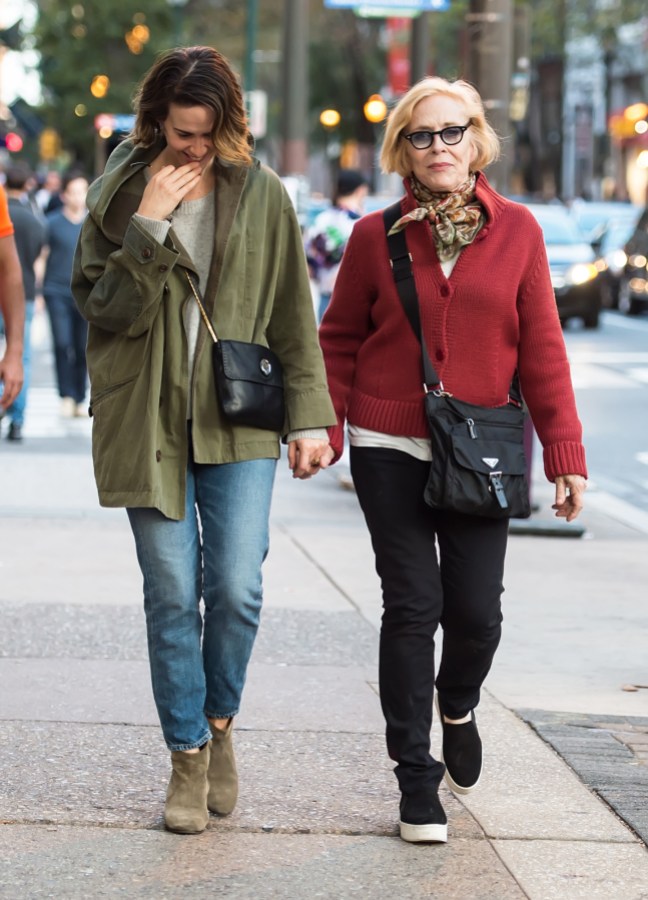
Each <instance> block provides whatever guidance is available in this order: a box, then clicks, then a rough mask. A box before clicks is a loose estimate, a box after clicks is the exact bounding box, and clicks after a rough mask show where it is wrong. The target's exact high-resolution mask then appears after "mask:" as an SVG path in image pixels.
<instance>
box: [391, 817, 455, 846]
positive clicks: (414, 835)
mask: <svg viewBox="0 0 648 900" xmlns="http://www.w3.org/2000/svg"><path fill="white" fill-rule="evenodd" d="M399 825H400V836H401V838H402V839H403V840H404V841H407V842H408V843H410V844H423V843H428V844H446V843H447V841H448V826H447V825H431V824H430V825H410V824H409V822H400V823H399Z"/></svg>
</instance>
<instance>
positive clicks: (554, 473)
mask: <svg viewBox="0 0 648 900" xmlns="http://www.w3.org/2000/svg"><path fill="white" fill-rule="evenodd" d="M498 153H499V141H498V138H497V136H496V135H495V133H494V132H493V130H492V128H491V127H490V126H489V125H488V123H487V122H486V119H485V115H484V108H483V104H482V101H481V99H480V97H479V94H478V93H477V91H476V90H475V89H474V87H472V86H471V85H470V84H468V83H466V82H464V81H455V82H449V81H446V80H445V79H442V78H426V79H424V80H423V81H421V82H419V83H418V84H416V85H415V86H414V87H412V88H411V90H410V91H409V92H408V93H407V94H405V95H404V96H403V97H402V99H401V100H400V101H399V103H398V104H397V105H396V107H395V108H394V109H393V110H392V112H391V114H390V116H389V119H388V122H387V127H386V131H385V136H384V142H383V147H382V155H381V161H382V166H383V170H384V171H385V172H397V173H398V174H399V175H401V176H402V177H403V179H404V181H403V185H404V188H405V196H404V197H403V199H402V201H401V210H400V212H401V215H400V216H399V218H398V220H397V221H396V222H395V224H394V226H393V229H394V230H404V231H405V236H406V241H407V247H408V250H409V253H410V256H411V259H412V268H413V273H414V280H415V284H416V290H417V294H418V301H419V306H420V316H421V326H422V332H423V335H424V337H425V341H426V344H427V348H428V351H429V353H430V356H431V358H432V362H433V364H434V366H435V368H436V370H437V373H438V375H439V376H440V378H441V379H442V381H443V384H444V387H445V389H446V390H447V391H450V392H451V393H452V394H454V395H455V396H456V397H458V398H459V399H461V400H465V401H468V402H471V403H475V404H479V405H481V406H493V407H494V406H499V405H501V404H505V403H506V402H507V399H508V391H509V386H510V385H511V381H512V378H513V375H514V373H515V371H516V369H517V371H518V373H519V379H520V384H521V389H522V392H523V394H524V398H525V401H526V403H527V405H528V408H529V410H530V413H531V416H532V418H533V422H534V425H535V428H536V431H537V433H538V436H539V438H540V441H541V442H542V444H543V447H544V465H545V472H546V475H547V478H548V479H549V480H550V481H551V482H554V483H555V504H554V509H555V511H556V515H557V516H561V517H564V518H566V519H567V520H568V521H571V520H572V519H574V518H575V517H576V516H577V515H578V514H579V512H580V510H581V507H582V496H583V491H584V489H585V478H586V475H587V470H586V465H585V451H584V448H583V445H582V443H581V425H580V422H579V419H578V415H577V412H576V406H575V402H574V392H573V389H572V384H571V380H570V371H569V365H568V362H567V356H566V352H565V346H564V342H563V336H562V332H561V328H560V322H559V320H558V314H557V311H556V303H555V299H554V292H553V288H552V285H551V279H550V275H549V267H548V264H547V259H546V255H545V249H544V243H543V238H542V233H541V231H540V228H539V226H538V225H537V224H536V222H535V220H534V218H533V217H532V215H531V214H530V213H529V212H528V211H527V210H526V209H525V208H524V207H523V206H520V205H519V204H516V203H512V202H510V201H508V200H506V199H505V198H504V197H502V196H500V195H499V194H498V193H497V192H496V191H494V190H493V188H492V187H491V186H490V184H489V183H488V180H487V178H486V176H485V175H484V173H483V170H484V168H486V166H488V164H489V163H490V162H492V161H493V160H494V159H495V158H496V157H497V155H498ZM320 341H321V344H322V349H323V351H324V358H325V362H326V367H327V373H328V382H329V389H330V392H331V396H332V399H333V403H334V406H335V410H336V414H337V425H336V426H335V427H334V428H332V429H330V431H329V434H330V439H331V449H330V450H328V451H327V456H326V459H327V460H328V458H329V456H330V457H331V458H332V459H333V460H334V459H335V457H336V456H337V455H339V454H340V453H341V451H342V446H343V428H344V425H345V422H346V423H347V425H348V432H349V442H350V444H351V453H350V456H351V472H352V475H353V481H354V484H355V486H356V490H357V495H358V499H359V501H360V505H361V507H362V509H363V512H364V514H365V518H366V521H367V525H368V528H369V531H370V533H371V539H372V544H373V548H374V552H375V557H376V568H377V571H378V573H379V575H380V578H381V582H382V593H383V607H384V612H383V619H382V628H381V635H380V696H381V703H382V708H383V713H384V716H385V720H386V737H387V750H388V753H389V756H390V757H391V759H392V760H394V762H395V763H396V768H395V773H396V776H397V779H398V784H399V787H400V791H401V803H400V834H401V837H402V838H403V839H404V840H406V841H414V842H419V841H433V842H443V841H446V840H447V820H446V815H445V812H444V810H443V807H442V804H441V802H440V800H439V796H438V787H439V784H440V782H441V779H442V778H443V777H444V774H445V778H446V781H447V782H448V784H449V786H450V787H451V789H452V790H454V791H455V792H457V793H467V792H468V791H471V790H473V788H475V787H476V785H477V783H478V782H479V778H480V775H481V771H482V744H481V739H480V736H479V732H478V729H477V722H476V718H475V708H476V707H477V705H478V703H479V697H480V689H481V686H482V684H483V682H484V679H485V678H486V675H487V674H488V671H489V669H490V667H491V664H492V662H493V657H494V654H495V651H496V649H497V646H498V644H499V641H500V636H501V622H502V611H501V602H500V597H501V594H502V591H503V585H502V578H503V570H504V556H505V553H506V543H507V534H508V523H507V521H506V520H505V519H486V518H482V517H477V516H469V515H462V514H459V513H454V512H447V511H440V510H435V509H431V508H430V507H428V506H427V505H426V504H425V502H424V500H423V491H424V488H425V485H426V481H427V479H428V475H429V468H430V460H431V452H430V441H429V434H428V431H427V426H426V420H425V416H424V405H423V399H422V396H423V395H422V377H423V376H422V362H421V346H420V343H419V340H418V338H417V336H415V334H414V331H413V330H412V328H411V327H410V324H409V322H408V319H407V318H406V315H405V312H404V310H403V307H402V305H401V302H400V299H399V295H398V292H397V289H396V285H395V282H394V277H393V273H392V269H391V267H390V260H389V255H388V249H387V241H386V230H385V226H384V222H383V218H382V214H381V213H380V212H379V213H374V214H370V215H367V216H365V217H363V218H362V219H361V220H360V221H359V222H358V223H356V226H355V228H354V230H353V233H352V234H351V237H350V239H349V243H348V244H347V248H346V250H345V254H344V257H343V260H342V265H341V268H340V272H339V274H338V278H337V281H336V285H335V290H334V292H333V296H332V300H331V304H330V306H329V308H328V310H327V312H326V314H325V316H324V319H323V322H322V325H321V327H320ZM439 625H440V626H441V627H442V629H443V642H442V647H441V654H440V661H439V666H438V674H437V675H436V680H435V637H436V634H437V630H438V627H439ZM435 686H436V694H437V702H438V706H439V708H440V715H441V723H442V731H443V747H442V754H441V759H442V760H443V762H442V761H441V760H440V759H435V758H434V757H433V756H432V754H431V750H430V728H431V724H432V703H433V695H434V689H435ZM444 763H445V764H444Z"/></svg>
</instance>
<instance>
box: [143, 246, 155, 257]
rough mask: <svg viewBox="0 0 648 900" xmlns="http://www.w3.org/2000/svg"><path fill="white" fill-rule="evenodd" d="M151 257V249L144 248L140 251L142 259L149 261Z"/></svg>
mask: <svg viewBox="0 0 648 900" xmlns="http://www.w3.org/2000/svg"><path fill="white" fill-rule="evenodd" d="M152 256H153V251H152V250H151V248H150V247H144V249H143V250H142V257H143V258H144V259H150V258H151V257H152Z"/></svg>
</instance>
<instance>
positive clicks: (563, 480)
mask: <svg viewBox="0 0 648 900" xmlns="http://www.w3.org/2000/svg"><path fill="white" fill-rule="evenodd" d="M586 488H587V482H586V481H585V479H584V478H583V476H582V475H559V476H558V477H557V478H556V502H555V503H554V504H553V506H552V507H551V508H552V509H555V510H556V516H557V517H558V518H560V519H567V521H568V522H571V521H573V520H574V519H575V518H576V517H577V516H578V514H579V513H580V511H581V509H582V508H583V494H584V493H585V489H586Z"/></svg>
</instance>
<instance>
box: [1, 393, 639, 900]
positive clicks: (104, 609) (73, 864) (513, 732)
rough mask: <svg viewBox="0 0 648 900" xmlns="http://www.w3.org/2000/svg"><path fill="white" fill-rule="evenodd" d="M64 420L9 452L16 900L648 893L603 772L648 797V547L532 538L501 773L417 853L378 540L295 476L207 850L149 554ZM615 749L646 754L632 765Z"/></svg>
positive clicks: (4, 759) (5, 530) (504, 691)
mask: <svg viewBox="0 0 648 900" xmlns="http://www.w3.org/2000/svg"><path fill="white" fill-rule="evenodd" d="M46 406H47V404H46ZM48 408H49V407H48ZM57 427H58V428H59V429H60V431H59V436H58V438H57V439H51V438H45V437H38V436H34V437H31V438H30V437H29V430H28V439H27V440H26V441H25V443H24V445H22V446H20V447H18V446H11V445H9V444H8V443H7V442H6V440H4V439H2V440H0V611H1V613H2V622H3V629H2V634H3V637H2V641H1V642H0V680H1V683H2V694H1V698H0V771H1V777H0V897H7V898H12V900H13V898H16V897H22V898H32V897H33V898H36V897H54V898H77V897H78V898H81V897H84V898H86V897H92V898H94V897H138V898H139V897H156V898H175V897H183V898H184V897H187V898H192V897H199V896H200V897H204V896H210V895H211V896H224V897H228V898H233V900H243V898H255V900H265V898H285V900H302V898H311V897H312V898H327V900H329V898H330V900H342V898H345V900H346V898H351V897H354V896H363V897H368V898H371V900H374V898H375V900H383V898H385V900H386V898H393V897H394V896H401V897H403V898H412V900H418V898H442V900H445V898H448V900H455V898H456V900H478V898H487V897H488V898H493V897H495V898H497V900H500V898H501V900H508V898H522V897H528V898H533V900H550V898H560V900H571V898H574V900H575V898H588V900H593V898H605V900H617V898H618V900H639V898H647V897H648V853H647V852H646V846H645V845H644V843H643V842H642V841H641V840H640V838H639V836H638V834H637V832H638V831H639V832H640V831H641V823H640V822H639V820H638V819H636V820H635V821H634V823H633V824H634V828H635V829H636V830H632V829H631V828H630V827H628V825H627V824H626V823H625V822H624V821H623V820H622V819H621V818H619V816H618V815H616V814H615V813H614V812H613V811H612V808H611V807H610V805H608V804H607V803H604V802H603V801H602V800H601V799H599V796H597V793H596V792H597V791H601V792H602V793H605V791H604V790H603V789H602V788H601V778H600V777H599V776H601V773H603V774H606V777H608V779H610V778H611V779H612V780H614V777H616V775H617V774H619V773H621V772H622V771H628V770H631V771H632V778H631V780H630V781H626V782H625V787H622V788H621V787H619V786H618V785H617V787H618V788H619V789H618V790H617V794H616V795H615V796H616V798H617V800H618V798H619V796H621V795H623V794H625V795H627V797H626V800H627V799H628V797H630V798H635V800H636V798H637V797H638V796H642V794H641V791H642V790H645V787H646V773H647V772H648V767H647V766H646V759H645V756H644V757H643V758H642V752H643V751H642V750H641V740H640V737H641V735H642V734H643V732H642V725H641V723H642V720H645V721H646V723H648V708H647V698H648V692H647V691H646V689H644V688H643V687H639V685H642V684H643V685H646V684H648V680H647V678H648V675H647V673H646V654H645V634H646V626H648V610H647V609H646V604H645V559H646V550H647V549H648V548H647V544H646V535H645V534H642V533H641V532H640V531H638V530H636V529H634V528H631V527H629V526H628V525H627V524H624V523H623V522H622V521H617V520H614V519H611V518H610V517H609V516H608V515H606V514H605V512H604V511H601V510H600V509H598V508H596V504H593V507H592V508H591V509H590V510H589V511H588V513H587V515H586V517H585V520H584V524H585V525H586V528H587V535H586V537H585V538H582V539H579V540H562V539H560V538H540V537H528V536H513V537H512V538H511V543H510V550H509V554H508V560H507V578H506V583H507V592H506V595H505V632H504V639H503V643H502V646H501V648H500V651H499V654H498V657H497V658H496V663H495V667H494V669H493V672H492V673H491V676H490V677H489V680H488V682H487V691H485V693H484V698H483V702H482V704H481V706H480V709H479V722H480V727H481V731H482V735H483V738H484V744H485V753H486V768H485V774H484V778H483V781H482V783H481V785H480V787H479V788H478V789H477V790H476V791H475V792H474V793H473V794H471V795H469V796H467V797H465V798H461V800H459V799H458V798H455V797H454V796H453V795H452V794H451V793H450V792H449V791H447V790H446V789H445V788H443V795H442V800H443V803H444V805H445V807H446V810H447V812H448V817H449V842H448V844H447V845H446V846H412V845H407V844H405V843H404V842H402V841H400V839H399V838H398V837H397V836H396V834H397V827H396V823H397V818H398V792H397V789H396V781H395V779H394V777H393V775H392V772H391V764H390V762H389V760H388V759H387V758H386V754H385V751H384V744H383V723H382V717H381V713H380V707H379V701H378V694H377V665H376V662H377V653H376V651H377V626H378V623H379V616H380V601H379V590H378V582H377V578H376V575H375V573H374V569H373V559H372V554H371V549H370V545H369V540H368V537H367V534H366V530H365V526H364V523H363V521H362V518H361V515H360V513H359V510H358V507H357V502H356V499H355V496H354V494H353V493H352V492H350V491H344V490H341V489H340V487H339V484H338V476H337V474H336V471H335V469H333V470H331V471H330V472H326V473H322V474H321V475H320V476H318V477H317V478H316V479H314V480H313V481H312V482H310V483H308V484H303V483H298V482H294V481H292V480H291V479H290V478H289V477H288V475H287V472H286V466H285V461H282V463H281V464H280V468H279V472H278V478H277V489H276V494H275V501H274V505H273V512H272V543H271V551H270V556H269V559H268V562H267V564H266V568H265V597H266V599H265V609H264V613H263V618H262V624H261V629H260V633H259V638H258V642H257V645H256V648H255V651H254V656H253V662H252V665H251V668H250V674H249V681H248V685H247V688H246V693H245V697H244V704H243V710H242V713H241V715H240V717H239V719H238V721H237V730H236V746H237V755H238V759H239V767H240V772H241V797H240V802H239V805H238V807H237V809H236V811H235V812H234V814H233V815H232V816H230V817H229V818H227V819H223V820H218V819H212V821H211V822H210V826H209V828H208V830H207V831H206V832H205V833H204V834H202V835H199V836H195V837H181V836H176V835H170V834H168V833H166V832H165V831H164V830H163V827H162V808H163V801H164V792H165V788H166V783H167V780H168V772H169V763H168V754H167V752H166V750H165V748H164V745H163V742H162V740H161V736H160V732H159V727H158V725H157V718H156V714H155V709H154V706H153V702H152V698H151V692H150V686H149V677H148V665H147V662H146V643H145V634H144V622H143V613H142V611H141V600H140V596H141V583H140V582H141V579H140V575H139V570H138V568H137V565H136V562H135V556H134V552H133V548H132V538H131V536H130V532H129V529H128V526H127V523H126V520H125V516H124V513H123V512H122V511H113V510H100V509H99V508H98V506H97V502H96V496H95V489H94V482H93V479H92V472H91V465H90V459H89V423H88V422H84V421H80V422H72V423H67V424H61V423H58V426H57ZM36 431H37V429H36V428H34V433H35V432H36ZM539 491H540V493H541V494H542V497H541V499H542V501H543V503H544V502H545V501H546V499H547V496H546V492H545V489H544V488H542V487H541V486H540V487H539ZM545 506H546V503H545ZM642 604H643V607H642ZM632 686H635V687H636V690H634V691H632V690H623V688H624V687H626V688H628V687H632ZM615 717H616V719H615ZM621 720H622V722H623V723H626V724H625V725H623V727H621V725H622V722H621ZM603 726H605V727H603ZM626 726H628V727H631V728H632V729H634V731H633V732H632V733H633V734H634V735H635V740H634V744H632V745H631V746H630V748H629V749H628V746H629V745H627V744H624V743H623V739H619V738H618V737H615V735H616V734H623V735H626V734H627V733H629V732H627V731H624V730H623V729H624V728H626ZM614 728H616V729H617V731H616V732H615V731H614ZM552 729H553V731H552ZM561 729H562V731H561ZM569 729H572V731H570V730H569ZM574 729H577V730H578V737H579V739H580V740H581V744H580V745H575V744H574V743H573V741H572V742H571V743H570V736H571V735H573V733H574V731H573V730H574ZM647 730H648V729H647ZM585 731H587V732H588V734H585V736H583V732H585ZM593 735H604V737H605V741H603V743H604V744H605V747H603V744H601V746H600V748H599V750H598V751H597V752H591V738H592V736H593ZM588 739H590V743H589V744H587V740H588ZM594 740H596V738H594ZM439 741H440V735H439V733H438V730H437V727H436V726H435V728H434V730H433V743H434V746H435V747H437V748H438V746H439ZM609 741H613V744H610V743H609ZM614 743H616V744H618V745H619V747H623V748H625V749H626V750H628V753H629V757H628V756H623V759H622V760H621V759H617V761H616V762H615V758H616V757H615V754H614V753H613V752H612V750H613V749H615V747H614ZM552 745H553V746H552ZM554 746H555V748H556V749H555V750H554V749H553V747H554ZM583 748H585V749H583ZM587 748H590V749H587ZM556 751H557V752H556ZM559 754H560V755H559ZM616 756H618V754H616ZM584 757H586V758H587V760H588V763H587V765H585V764H584V763H583V758H584ZM565 759H566V760H567V762H568V763H569V765H568V764H567V762H565ZM579 767H580V770H581V776H579V774H578V772H579ZM588 767H589V768H588ZM624 767H625V769H624ZM585 770H586V771H585ZM604 770H605V771H604ZM597 778H598V781H597ZM588 784H590V785H591V787H590V786H588ZM608 786H609V785H608ZM608 795H609V796H608V800H609V799H610V796H611V794H610V791H609V790H608ZM623 802H624V801H623V797H621V800H619V802H618V804H617V808H618V810H619V812H620V814H621V815H623ZM613 805H614V804H613ZM626 806H627V804H626ZM631 818H632V817H631V816H630V815H628V819H629V820H630V819H631Z"/></svg>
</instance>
